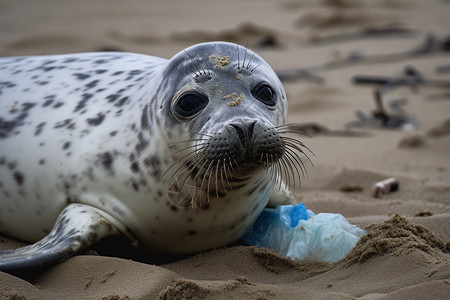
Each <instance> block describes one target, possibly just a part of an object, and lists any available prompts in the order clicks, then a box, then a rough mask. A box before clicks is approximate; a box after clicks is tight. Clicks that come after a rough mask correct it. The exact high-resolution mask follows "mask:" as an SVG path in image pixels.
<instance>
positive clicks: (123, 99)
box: [114, 97, 128, 107]
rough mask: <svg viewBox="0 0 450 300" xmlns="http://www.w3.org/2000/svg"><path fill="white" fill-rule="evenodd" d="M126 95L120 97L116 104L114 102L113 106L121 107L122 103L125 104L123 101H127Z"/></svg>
mask: <svg viewBox="0 0 450 300" xmlns="http://www.w3.org/2000/svg"><path fill="white" fill-rule="evenodd" d="M127 100H128V97H123V98H122V99H120V100H119V101H118V102H117V103H116V104H114V106H116V107H121V106H122V105H124V104H125V102H127Z"/></svg>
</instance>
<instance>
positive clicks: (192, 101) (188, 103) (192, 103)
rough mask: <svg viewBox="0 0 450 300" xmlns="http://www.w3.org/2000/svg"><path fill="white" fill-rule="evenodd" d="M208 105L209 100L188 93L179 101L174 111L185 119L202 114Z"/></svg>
mask: <svg viewBox="0 0 450 300" xmlns="http://www.w3.org/2000/svg"><path fill="white" fill-rule="evenodd" d="M207 104H208V98H206V97H205V96H203V95H200V94H197V93H193V92H187V93H185V94H183V95H181V97H180V98H179V99H178V101H177V103H176V105H175V107H174V110H175V112H176V113H177V114H179V115H181V116H183V117H191V116H194V115H195V114H196V113H198V112H200V111H201V110H202V109H204V108H205V107H206V105H207Z"/></svg>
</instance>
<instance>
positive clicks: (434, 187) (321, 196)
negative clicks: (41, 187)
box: [0, 0, 450, 299]
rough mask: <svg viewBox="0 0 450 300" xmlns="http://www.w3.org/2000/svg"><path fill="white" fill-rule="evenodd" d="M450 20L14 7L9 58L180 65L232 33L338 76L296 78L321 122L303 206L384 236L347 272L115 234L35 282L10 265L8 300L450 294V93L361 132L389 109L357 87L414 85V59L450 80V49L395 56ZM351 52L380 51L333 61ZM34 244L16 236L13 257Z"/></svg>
mask: <svg viewBox="0 0 450 300" xmlns="http://www.w3.org/2000/svg"><path fill="white" fill-rule="evenodd" d="M152 2H154V3H152ZM448 15H450V2H449V1H448V0H433V1H421V0H410V1H406V0H403V1H394V0H373V1H356V0H334V1H333V0H324V1H306V0H304V1H293V0H282V1H276V0H265V1H256V0H255V1H250V0H249V1H240V0H229V1H226V2H224V1H216V2H214V1H200V0H194V1H190V2H189V4H187V1H186V2H180V1H172V0H166V1H144V0H135V1H119V0H115V1H106V0H100V1H87V0H79V1H70V2H69V1H58V0H41V1H19V0H3V1H1V2H0V55H1V56H9V55H40V54H56V53H71V52H87V51H97V50H108V49H113V50H124V51H131V52H139V53H147V54H151V55H156V56H162V57H166V58H169V57H171V56H172V55H173V54H175V53H177V52H178V51H180V50H182V49H183V48H185V47H187V46H189V45H192V44H195V43H197V42H203V41H208V40H227V41H231V42H237V43H240V44H244V45H245V44H248V47H250V48H252V49H253V50H255V51H257V52H258V53H259V54H260V55H261V56H263V57H264V58H265V59H266V60H267V61H268V62H269V63H270V64H271V65H272V67H273V68H274V69H275V70H276V71H280V74H282V72H286V71H292V70H299V69H306V70H311V71H314V74H315V75H317V76H320V77H321V78H323V79H324V83H322V84H317V83H316V82H315V81H314V80H313V81H311V80H307V79H301V78H300V79H299V78H297V79H291V80H289V81H285V82H284V85H285V88H286V91H287V94H288V101H289V121H290V122H298V123H302V124H307V123H310V124H311V123H312V124H313V125H315V127H311V126H310V127H309V128H310V129H311V130H312V131H311V138H304V140H303V141H304V142H305V144H306V145H307V146H308V147H309V148H310V149H312V150H313V152H314V153H315V157H314V158H313V160H314V166H309V167H308V172H309V176H308V178H306V179H304V180H303V181H302V189H301V190H298V191H296V199H297V201H298V202H303V203H305V205H306V207H307V208H309V209H311V210H313V211H314V212H316V213H320V212H331V213H340V214H342V215H344V216H345V217H346V218H347V219H348V220H349V221H350V222H351V223H353V224H356V225H359V226H361V227H363V228H366V229H367V230H368V234H367V235H366V236H364V237H363V238H362V239H361V241H360V242H359V243H358V244H357V245H356V247H355V248H354V249H353V250H352V251H351V252H350V253H349V255H348V256H347V257H346V258H344V259H343V260H342V261H340V262H337V263H335V264H322V263H317V262H305V261H292V260H288V259H285V258H282V257H280V256H278V255H276V254H274V253H272V252H270V251H268V250H265V249H258V248H254V247H248V246H245V245H239V244H237V245H230V246H229V247H226V248H222V249H215V250H211V251H207V252H204V253H199V254H197V255H195V256H192V257H183V258H177V259H173V258H171V259H170V260H168V259H167V258H164V257H162V258H161V257H158V258H152V257H150V258H149V257H146V256H144V255H142V253H137V252H135V251H134V250H132V249H130V248H127V247H126V246H125V245H124V243H123V241H122V240H111V241H105V242H103V245H102V243H100V244H101V245H100V246H98V247H97V248H94V249H93V250H90V251H88V252H86V253H83V254H82V255H78V256H75V257H73V258H70V259H68V260H67V261H65V262H63V263H61V264H58V265H56V266H54V267H51V268H49V269H48V270H45V271H41V272H36V273H33V274H22V275H23V277H24V278H25V279H23V278H19V277H15V276H12V275H9V274H6V273H1V272H0V299H355V298H356V299H449V298H450V261H449V259H450V254H449V253H450V252H449V251H450V249H449V239H450V150H449V149H450V130H449V124H450V114H449V112H450V94H449V89H448V88H442V87H441V88H439V87H433V86H420V87H419V88H418V89H417V90H414V89H411V88H408V87H404V86H403V87H398V88H396V89H394V90H393V91H390V92H388V93H386V94H385V95H383V100H384V102H385V107H386V108H387V110H388V111H389V112H390V113H392V111H391V110H390V108H389V106H388V103H389V101H391V100H395V99H399V98H405V99H407V100H408V102H407V104H405V105H404V106H403V111H405V112H406V115H407V116H410V119H409V120H416V121H417V124H418V127H417V128H415V129H412V130H409V131H406V130H400V129H392V128H391V129H388V128H374V127H373V126H372V127H371V126H366V127H363V128H361V127H358V128H353V129H352V132H350V133H349V132H347V131H346V127H345V126H346V124H348V123H350V122H353V121H356V120H357V118H356V117H355V111H357V110H360V111H362V112H364V113H365V114H366V115H370V114H371V111H373V110H374V109H375V104H374V98H373V91H374V88H375V86H373V85H355V84H353V83H352V78H353V76H355V75H377V76H388V77H401V76H404V69H405V67H407V66H413V67H414V68H416V69H417V70H419V71H420V73H421V74H422V75H423V76H425V78H427V79H438V80H450V72H449V71H448V69H449V67H448V66H449V63H450V59H449V58H450V53H449V52H448V51H434V52H433V53H429V54H427V55H418V56H410V57H407V56H405V55H395V56H380V55H386V54H391V53H403V52H407V51H409V50H411V49H414V48H415V47H418V46H420V45H421V44H422V43H423V41H424V39H425V38H426V37H427V35H428V34H431V33H432V34H434V36H435V37H436V38H438V39H443V38H445V37H448V35H449V34H450V32H449V29H450V18H448ZM386 28H395V29H396V30H395V31H391V32H388V31H386V30H385V29H386ZM369 29H370V30H369ZM374 29H377V30H374ZM383 30H384V31H383ZM380 32H381V33H384V34H383V35H380ZM374 33H378V35H377V34H374ZM447 47H448V45H447ZM447 49H448V48H447ZM434 50H437V49H436V48H434ZM441 50H443V49H442V48H441ZM349 55H352V56H353V57H361V56H369V57H371V58H370V59H366V60H359V61H357V62H354V63H351V64H341V63H333V64H328V63H330V62H336V61H339V60H342V59H345V58H346V57H348V56H349ZM445 70H447V71H445ZM290 74H292V73H290ZM402 116H405V114H403V115H402ZM317 125H320V126H317ZM324 128H325V129H324ZM318 129H319V130H318ZM355 132H356V133H355ZM389 177H395V178H396V179H397V180H398V182H399V190H398V191H396V192H392V193H389V194H386V195H384V196H383V197H381V198H373V197H372V196H371V188H372V185H373V184H374V183H376V182H377V181H380V180H383V179H386V178H389ZM117 244H119V245H120V246H117ZM20 245H23V243H21V242H20V241H16V240H14V239H11V238H8V237H3V236H2V237H0V249H9V248H14V247H18V246H20Z"/></svg>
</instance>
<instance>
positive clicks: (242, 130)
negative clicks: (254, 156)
mask: <svg viewBox="0 0 450 300" xmlns="http://www.w3.org/2000/svg"><path fill="white" fill-rule="evenodd" d="M255 123H256V121H253V122H251V123H247V124H246V123H231V124H230V125H231V126H232V127H233V128H234V129H235V130H236V132H237V134H238V136H239V139H240V141H241V144H242V146H244V147H245V146H246V145H247V144H248V143H249V142H250V141H251V139H252V137H253V130H254V128H255Z"/></svg>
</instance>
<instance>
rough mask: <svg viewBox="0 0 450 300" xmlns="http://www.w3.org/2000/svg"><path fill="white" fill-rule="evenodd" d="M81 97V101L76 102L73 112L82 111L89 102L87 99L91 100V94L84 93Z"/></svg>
mask: <svg viewBox="0 0 450 300" xmlns="http://www.w3.org/2000/svg"><path fill="white" fill-rule="evenodd" d="M81 97H82V100H80V101H79V102H78V104H77V106H76V107H75V110H74V111H73V112H77V111H80V110H82V109H84V108H85V106H86V103H87V102H88V101H89V99H91V98H92V94H88V93H84V94H83V95H81Z"/></svg>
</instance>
